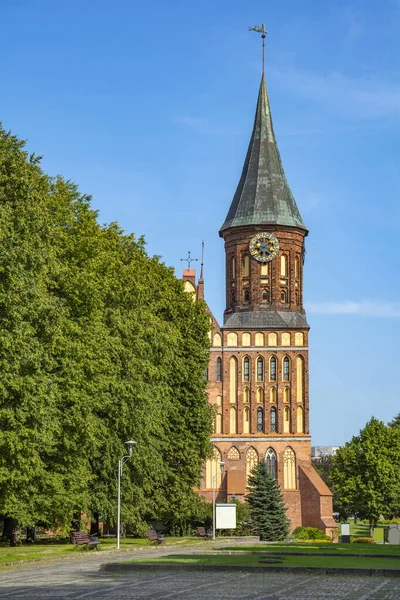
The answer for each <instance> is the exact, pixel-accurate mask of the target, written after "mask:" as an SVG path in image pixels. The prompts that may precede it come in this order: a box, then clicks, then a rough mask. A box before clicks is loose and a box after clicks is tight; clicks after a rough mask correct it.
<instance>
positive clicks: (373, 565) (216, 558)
mask: <svg viewBox="0 0 400 600" xmlns="http://www.w3.org/2000/svg"><path fill="white" fill-rule="evenodd" d="M128 562H129V564H138V563H139V564H149V565H153V564H157V565H160V564H161V565H176V564H183V565H223V566H226V567H246V566H253V567H261V566H271V567H273V566H285V567H323V568H329V569H335V568H362V569H399V570H400V561H399V560H398V558H375V557H374V556H371V557H366V558H360V557H358V558H357V557H351V558H349V557H344V556H323V555H321V556H290V555H289V554H288V555H286V556H282V557H274V558H273V557H268V554H267V553H265V555H259V554H258V555H255V554H249V555H243V554H242V555H239V556H238V555H234V554H229V555H226V554H221V555H202V556H201V555H200V556H199V555H196V556H193V555H188V554H179V555H171V556H164V557H161V558H153V559H148V558H147V559H146V558H140V559H136V560H135V561H127V562H126V563H124V564H127V563H128Z"/></svg>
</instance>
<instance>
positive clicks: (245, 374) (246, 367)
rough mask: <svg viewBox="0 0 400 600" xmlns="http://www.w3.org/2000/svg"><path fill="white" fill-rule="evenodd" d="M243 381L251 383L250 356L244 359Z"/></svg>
mask: <svg viewBox="0 0 400 600" xmlns="http://www.w3.org/2000/svg"><path fill="white" fill-rule="evenodd" d="M243 381H250V359H249V357H248V356H245V357H244V359H243Z"/></svg>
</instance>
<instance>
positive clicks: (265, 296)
mask: <svg viewBox="0 0 400 600" xmlns="http://www.w3.org/2000/svg"><path fill="white" fill-rule="evenodd" d="M262 300H263V302H269V291H268V288H264V289H263V291H262Z"/></svg>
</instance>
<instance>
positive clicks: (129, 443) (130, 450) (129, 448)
mask: <svg viewBox="0 0 400 600" xmlns="http://www.w3.org/2000/svg"><path fill="white" fill-rule="evenodd" d="M125 444H126V445H127V446H128V451H129V455H131V454H132V449H133V446H134V445H135V444H137V442H135V441H134V440H128V441H127V442H125Z"/></svg>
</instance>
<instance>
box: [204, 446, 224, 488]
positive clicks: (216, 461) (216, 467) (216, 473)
mask: <svg viewBox="0 0 400 600" xmlns="http://www.w3.org/2000/svg"><path fill="white" fill-rule="evenodd" d="M221 461H222V455H221V452H220V451H219V450H218V448H216V447H215V446H214V456H213V458H208V459H207V461H206V488H213V487H214V486H213V480H214V478H215V480H214V481H215V484H216V487H217V488H219V487H220V485H221V465H220V463H221Z"/></svg>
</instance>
